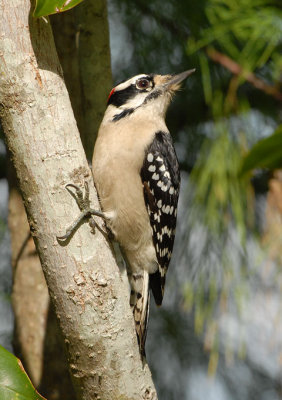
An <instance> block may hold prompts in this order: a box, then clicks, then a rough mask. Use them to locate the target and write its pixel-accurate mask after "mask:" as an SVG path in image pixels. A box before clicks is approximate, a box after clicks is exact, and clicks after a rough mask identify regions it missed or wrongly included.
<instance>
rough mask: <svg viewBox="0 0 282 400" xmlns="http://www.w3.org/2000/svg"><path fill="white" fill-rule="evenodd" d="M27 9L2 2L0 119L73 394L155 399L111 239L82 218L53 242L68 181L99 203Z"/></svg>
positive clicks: (17, 2)
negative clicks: (62, 240) (65, 239)
mask: <svg viewBox="0 0 282 400" xmlns="http://www.w3.org/2000/svg"><path fill="white" fill-rule="evenodd" d="M29 8H30V3H29V1H28V0H14V1H13V2H11V1H10V0H2V2H1V3H0V26H1V41H0V58H1V62H0V116H1V119H2V124H3V128H4V132H5V138H6V142H7V146H8V148H9V149H10V151H11V154H12V159H13V163H14V166H15V169H16V172H17V177H18V180H19V184H20V188H21V191H22V195H23V200H24V204H25V208H26V211H27V215H28V221H29V225H30V229H31V232H32V235H33V238H34V241H35V244H36V248H37V251H38V254H39V256H40V261H41V265H42V268H43V271H44V275H45V279H46V281H47V285H48V289H49V292H50V296H51V301H52V302H53V305H54V309H55V312H56V316H57V318H58V320H59V324H60V328H61V331H62V334H63V338H64V342H65V346H66V349H67V354H68V359H69V366H70V372H71V376H72V379H73V383H74V386H75V389H76V392H77V396H78V398H79V399H84V400H88V399H89V400H90V399H91V400H92V399H103V400H115V399H121V398H126V399H134V400H135V399H146V400H151V399H154V400H155V399H157V395H156V392H155V389H154V386H153V383H152V380H151V374H150V371H149V369H148V366H147V364H146V363H145V364H144V365H142V362H141V359H140V355H139V349H138V345H137V340H136V334H135V329H134V323H133V318H132V313H131V310H130V307H129V293H128V282H127V277H126V273H125V271H122V273H121V272H120V270H119V268H118V267H117V265H116V262H115V259H114V257H113V255H112V252H111V248H110V246H109V244H108V243H107V242H106V240H105V238H104V237H103V235H102V234H100V233H99V232H98V231H97V233H96V234H95V235H92V234H91V233H90V228H89V226H88V224H84V225H83V226H82V227H81V228H80V230H79V231H78V232H77V233H76V235H74V237H73V238H72V240H71V241H70V242H69V244H68V245H67V246H65V247H62V246H59V244H58V242H57V241H56V235H58V234H60V233H62V232H64V229H65V227H66V226H68V225H70V223H71V222H72V221H73V219H74V218H75V217H76V216H77V213H78V210H77V208H76V205H75V204H74V201H73V199H72V198H71V197H70V196H69V194H68V192H67V191H66V190H65V188H64V186H65V185H66V184H67V183H69V182H73V183H76V184H78V185H81V186H82V185H83V183H84V181H87V182H88V183H89V188H90V198H91V202H92V205H93V207H94V208H96V209H98V207H99V204H98V201H97V197H96V193H95V189H94V185H93V181H92V178H91V172H90V170H89V167H88V163H87V160H86V158H85V154H84V151H83V148H82V145H81V141H80V138H79V133H78V130H77V126H76V122H75V119H74V116H73V112H72V109H71V105H70V101H69V97H68V93H67V90H66V87H65V84H64V81H63V78H62V72H61V67H60V64H59V62H58V59H57V55H56V51H55V47H54V42H53V37H52V33H51V29H50V25H49V24H46V23H45V22H44V21H43V20H33V19H32V18H31V17H30V16H29ZM30 33H31V34H30Z"/></svg>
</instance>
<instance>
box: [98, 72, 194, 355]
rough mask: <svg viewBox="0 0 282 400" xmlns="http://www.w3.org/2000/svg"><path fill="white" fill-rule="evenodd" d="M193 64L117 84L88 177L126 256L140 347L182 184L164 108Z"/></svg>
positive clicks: (158, 295) (160, 291) (158, 291)
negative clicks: (185, 68) (170, 72)
mask: <svg viewBox="0 0 282 400" xmlns="http://www.w3.org/2000/svg"><path fill="white" fill-rule="evenodd" d="M194 71H195V70H189V71H185V72H183V73H181V74H178V75H154V74H149V75H146V74H141V75H137V76H134V77H133V78H131V79H129V80H127V81H125V82H122V83H120V84H119V85H117V86H116V87H115V88H114V89H112V91H111V92H110V95H109V98H108V106H107V109H106V112H105V115H104V118H103V121H102V123H101V126H100V129H99V132H98V138H97V140H96V144H95V148H94V155H93V161H92V168H93V174H94V181H95V185H96V188H97V191H98V196H99V200H100V204H101V207H102V211H103V214H104V216H105V220H106V225H107V227H108V228H109V229H110V231H111V232H112V234H113V236H114V238H115V240H116V241H117V242H118V243H119V245H120V247H121V250H122V253H123V255H124V258H125V260H126V264H127V269H128V277H129V281H130V286H131V296H130V305H131V306H132V308H133V315H134V320H135V327H136V332H137V337H138V341H139V346H140V351H141V354H143V355H144V354H145V348H144V347H145V340H146V329H147V321H148V313H149V300H150V296H149V291H150V289H151V290H152V293H153V296H154V298H155V302H156V304H157V305H161V303H162V300H163V295H164V286H165V277H166V272H167V269H168V266H169V262H170V259H171V254H172V249H173V243H174V236H175V227H176V217H177V202H178V195H179V185H180V174H179V166H178V161H177V157H176V153H175V149H174V147H173V143H172V139H171V136H170V133H169V131H168V128H167V126H166V124H165V114H166V111H167V108H168V105H169V103H170V102H171V99H172V95H173V94H174V92H175V91H176V90H177V89H179V87H180V83H181V82H182V81H183V80H184V79H186V78H187V77H188V76H189V75H190V74H191V73H193V72H194Z"/></svg>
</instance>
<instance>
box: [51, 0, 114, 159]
mask: <svg viewBox="0 0 282 400" xmlns="http://www.w3.org/2000/svg"><path fill="white" fill-rule="evenodd" d="M51 22H52V27H53V31H54V39H55V43H56V47H57V52H58V55H59V59H60V62H61V65H62V68H63V71H64V78H65V82H66V86H67V89H68V92H69V95H70V100H71V103H72V107H73V110H74V115H75V118H76V121H77V124H78V128H79V131H80V136H81V139H82V144H83V146H84V150H85V152H86V157H87V159H88V160H90V161H91V159H92V154H93V147H94V142H95V139H96V135H97V133H98V128H99V125H100V123H101V121H102V118H103V114H104V111H105V104H106V101H107V97H108V95H109V93H110V90H111V86H112V73H111V59H110V48H109V46H110V44H109V43H110V41H109V27H108V19H107V2H106V0H95V1H94V0H88V1H84V2H83V3H82V4H81V5H79V7H74V8H73V9H71V10H70V11H68V12H67V13H63V14H57V15H52V16H51Z"/></svg>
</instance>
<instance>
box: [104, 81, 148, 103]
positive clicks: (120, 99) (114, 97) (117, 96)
mask: <svg viewBox="0 0 282 400" xmlns="http://www.w3.org/2000/svg"><path fill="white" fill-rule="evenodd" d="M143 79H144V80H148V81H149V82H152V83H151V84H152V86H151V87H152V89H153V88H154V86H155V83H154V75H147V76H146V75H145V76H144V77H140V78H139V79H138V80H143ZM147 89H148V87H146V88H144V89H140V88H137V87H136V83H135V84H131V85H129V86H128V87H127V88H125V89H122V90H115V91H114V92H113V94H111V95H110V97H109V99H108V103H107V104H108V105H110V104H112V105H113V106H115V107H120V106H122V105H124V104H126V103H127V102H128V101H129V100H130V99H132V98H133V97H134V96H136V94H137V93H146V92H148V90H147Z"/></svg>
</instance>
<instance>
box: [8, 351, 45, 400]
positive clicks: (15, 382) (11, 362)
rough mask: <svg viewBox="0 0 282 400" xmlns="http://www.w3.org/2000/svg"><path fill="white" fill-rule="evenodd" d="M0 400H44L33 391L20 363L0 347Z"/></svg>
mask: <svg viewBox="0 0 282 400" xmlns="http://www.w3.org/2000/svg"><path fill="white" fill-rule="evenodd" d="M0 399H3V400H15V399H17V400H46V399H44V397H42V396H40V394H39V393H38V392H37V391H36V390H35V389H34V387H33V386H32V383H31V381H30V379H29V377H28V376H27V374H26V372H25V370H24V368H23V366H22V363H21V362H20V360H19V359H18V358H17V357H15V356H14V355H13V354H11V353H9V351H7V350H6V349H4V347H2V346H0Z"/></svg>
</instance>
